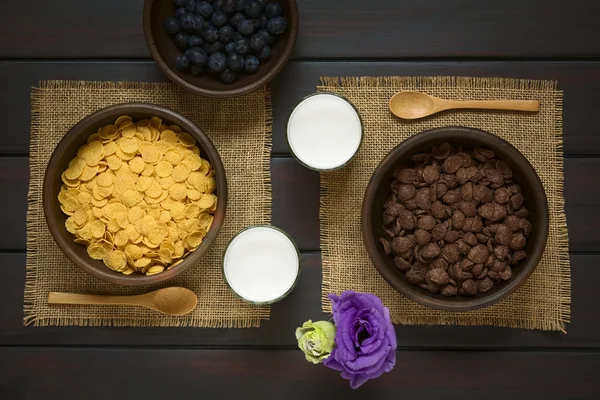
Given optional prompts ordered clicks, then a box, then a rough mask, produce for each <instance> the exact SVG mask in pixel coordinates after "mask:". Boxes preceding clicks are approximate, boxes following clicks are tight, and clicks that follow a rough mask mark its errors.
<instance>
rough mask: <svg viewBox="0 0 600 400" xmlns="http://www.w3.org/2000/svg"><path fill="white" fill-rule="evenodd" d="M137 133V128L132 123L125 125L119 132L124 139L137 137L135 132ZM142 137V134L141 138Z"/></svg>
mask: <svg viewBox="0 0 600 400" xmlns="http://www.w3.org/2000/svg"><path fill="white" fill-rule="evenodd" d="M137 133H138V131H137V129H136V128H135V126H134V125H133V124H131V125H127V127H125V128H124V129H123V131H122V132H121V136H123V137H124V138H125V139H133V138H134V137H137V136H136V134H137ZM143 138H144V137H143V136H142V139H143Z"/></svg>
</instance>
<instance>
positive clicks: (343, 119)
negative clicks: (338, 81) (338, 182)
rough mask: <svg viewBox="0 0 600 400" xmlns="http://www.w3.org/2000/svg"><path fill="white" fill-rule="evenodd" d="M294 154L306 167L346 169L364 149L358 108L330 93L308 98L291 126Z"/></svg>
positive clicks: (290, 137)
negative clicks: (360, 149)
mask: <svg viewBox="0 0 600 400" xmlns="http://www.w3.org/2000/svg"><path fill="white" fill-rule="evenodd" d="M287 137H288V142H289V144H290V147H291V150H292V152H293V153H294V154H295V155H296V157H298V159H299V160H300V161H302V162H303V163H304V164H305V165H307V166H309V167H311V168H314V169H318V170H328V169H334V168H338V167H341V166H343V165H344V164H345V163H347V162H348V161H349V160H350V159H351V158H352V156H353V155H354V154H355V153H356V152H357V150H358V148H359V147H360V142H361V139H362V125H361V123H360V117H359V115H358V113H357V112H356V110H355V109H354V107H353V106H352V105H351V104H350V103H348V102H347V101H346V100H344V99H342V98H340V97H338V96H335V95H332V94H327V93H321V94H316V95H313V96H310V97H308V98H306V99H304V100H303V101H302V102H301V103H300V104H298V106H296V108H295V109H294V111H293V112H292V115H291V116H290V119H289V120H288V126H287Z"/></svg>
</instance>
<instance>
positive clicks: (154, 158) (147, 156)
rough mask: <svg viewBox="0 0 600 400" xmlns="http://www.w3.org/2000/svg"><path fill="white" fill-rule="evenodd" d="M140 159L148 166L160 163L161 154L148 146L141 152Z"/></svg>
mask: <svg viewBox="0 0 600 400" xmlns="http://www.w3.org/2000/svg"><path fill="white" fill-rule="evenodd" d="M141 154H142V159H143V160H144V161H145V162H147V163H150V164H156V163H158V162H159V161H160V159H161V157H162V154H161V153H160V151H158V149H157V148H156V147H154V146H153V145H149V146H146V147H144V148H143V149H142V150H141Z"/></svg>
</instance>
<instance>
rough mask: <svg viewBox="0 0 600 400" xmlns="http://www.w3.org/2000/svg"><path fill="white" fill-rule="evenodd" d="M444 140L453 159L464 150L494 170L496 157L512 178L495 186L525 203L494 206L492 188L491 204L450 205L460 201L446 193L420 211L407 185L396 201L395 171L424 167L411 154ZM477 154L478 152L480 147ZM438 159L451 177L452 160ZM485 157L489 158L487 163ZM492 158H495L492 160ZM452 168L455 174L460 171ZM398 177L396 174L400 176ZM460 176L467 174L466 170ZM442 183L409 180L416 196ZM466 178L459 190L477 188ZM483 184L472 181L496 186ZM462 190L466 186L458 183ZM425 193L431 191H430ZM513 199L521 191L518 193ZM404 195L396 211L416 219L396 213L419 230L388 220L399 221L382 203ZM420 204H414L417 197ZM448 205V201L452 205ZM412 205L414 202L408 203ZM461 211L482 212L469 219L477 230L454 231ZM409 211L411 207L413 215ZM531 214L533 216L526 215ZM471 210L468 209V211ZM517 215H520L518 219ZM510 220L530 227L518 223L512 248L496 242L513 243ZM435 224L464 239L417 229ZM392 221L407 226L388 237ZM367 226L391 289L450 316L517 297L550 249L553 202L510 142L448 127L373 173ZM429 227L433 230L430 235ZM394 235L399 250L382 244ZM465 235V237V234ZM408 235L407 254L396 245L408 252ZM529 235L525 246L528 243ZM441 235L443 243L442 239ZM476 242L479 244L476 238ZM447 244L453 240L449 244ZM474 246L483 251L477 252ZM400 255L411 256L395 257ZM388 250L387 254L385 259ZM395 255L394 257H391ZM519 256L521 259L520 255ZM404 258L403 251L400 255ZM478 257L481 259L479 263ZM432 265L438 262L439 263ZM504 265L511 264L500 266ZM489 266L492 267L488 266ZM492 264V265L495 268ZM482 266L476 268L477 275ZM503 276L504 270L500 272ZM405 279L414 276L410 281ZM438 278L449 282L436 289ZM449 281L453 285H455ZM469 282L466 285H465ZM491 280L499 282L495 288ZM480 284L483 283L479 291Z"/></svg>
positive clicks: (425, 135)
mask: <svg viewBox="0 0 600 400" xmlns="http://www.w3.org/2000/svg"><path fill="white" fill-rule="evenodd" d="M444 143H447V144H449V145H450V147H449V148H450V149H451V153H450V154H451V155H454V154H456V153H457V152H459V151H460V150H461V149H462V150H463V155H464V154H471V157H472V158H471V160H470V162H471V165H472V166H476V165H479V164H478V161H477V160H476V158H475V157H479V158H481V159H482V160H483V161H482V163H483V164H485V165H489V164H490V163H491V165H495V161H494V160H495V159H497V160H501V161H504V163H505V164H501V165H502V169H503V171H507V172H506V176H504V177H503V178H502V179H501V180H502V182H496V183H493V184H494V185H496V186H494V188H496V189H499V188H501V189H502V192H503V194H506V193H504V191H505V190H506V191H507V192H508V193H509V194H510V193H513V192H511V190H513V189H514V190H517V189H515V188H516V187H517V185H518V186H519V187H520V192H519V193H521V194H522V197H521V196H517V197H518V198H515V199H516V200H521V201H520V203H522V204H516V203H514V202H512V200H511V201H510V202H509V201H506V202H505V201H504V200H498V201H499V203H496V197H495V196H496V194H495V192H496V191H497V190H496V189H494V190H493V192H494V200H493V201H491V200H489V199H486V200H481V201H479V200H478V202H477V203H475V204H471V205H470V204H466V203H469V202H467V201H463V200H460V201H462V202H463V203H465V204H462V203H461V204H460V205H459V204H458V203H457V204H456V205H455V204H454V203H452V202H453V201H455V200H452V199H451V197H452V196H450V195H449V196H448V197H446V198H444V197H443V196H441V197H437V200H435V201H437V202H438V204H437V207H435V208H434V207H431V208H428V207H429V205H427V206H424V207H425V209H421V208H419V207H416V208H415V207H414V204H412V203H410V200H405V199H406V198H407V197H410V196H411V195H412V193H413V192H414V191H413V190H412V189H411V188H410V187H408V186H406V187H404V189H406V190H407V191H409V192H411V193H409V194H408V196H404V199H402V197H403V196H397V192H398V191H399V186H395V188H396V189H395V192H394V196H396V197H395V198H396V200H390V197H391V196H392V193H393V192H392V188H391V185H392V183H393V182H396V185H399V183H400V181H399V180H397V177H398V176H399V175H400V173H399V171H398V170H397V168H398V167H400V166H405V167H412V166H415V164H421V163H423V161H422V160H421V161H418V162H417V161H414V160H413V156H415V155H418V154H423V153H430V152H432V149H433V148H434V146H437V147H436V149H439V148H442V146H440V145H442V144H444ZM444 146H447V145H444ZM476 148H484V149H489V150H491V151H492V152H493V153H492V152H489V153H487V155H486V154H483V153H476V152H475V149H476ZM446 150H448V147H446ZM477 151H478V152H479V151H480V150H477ZM437 156H439V159H437V161H436V162H439V163H438V164H440V165H441V167H440V168H441V172H442V174H443V175H451V173H450V171H448V169H447V168H446V167H445V166H444V164H443V163H444V161H445V160H444V157H446V159H447V158H449V156H448V155H444V154H442V155H439V154H438V155H437ZM485 157H490V158H488V159H486V158H485ZM432 159H434V157H432V156H430V158H428V159H426V161H425V163H430V164H431V163H433V161H431V160H432ZM454 160H455V159H454ZM486 160H487V161H489V163H488V162H487V161H486ZM465 163H466V164H464V165H468V163H469V161H468V160H467V161H465ZM498 165H500V164H498ZM432 167H433V169H435V168H436V167H435V165H434V166H432ZM507 167H508V168H510V170H508V168H507ZM463 168H464V167H463ZM478 168H479V170H480V171H483V167H478ZM452 169H453V170H454V169H455V168H452ZM511 171H512V172H511ZM395 172H396V176H394V173H395ZM438 172H439V171H438ZM461 172H462V173H464V171H461ZM484 172H485V171H484ZM488 172H489V171H488ZM417 175H418V174H417ZM434 175H435V173H434ZM441 177H442V175H440V179H441ZM490 177H491V175H490ZM436 178H437V177H436V176H434V177H433V178H432V179H431V180H430V182H429V183H427V182H422V179H423V180H424V178H423V175H422V176H421V177H420V178H419V177H417V178H416V180H414V181H411V182H410V185H414V186H415V190H416V191H418V190H419V188H420V187H428V186H427V185H428V184H429V185H436V186H435V188H436V189H437V188H438V187H437V182H438V181H435V179H436ZM447 178H448V176H444V179H447ZM463 178H464V176H463V177H461V179H457V181H462V182H463V183H461V182H455V183H456V184H457V185H456V186H458V185H459V184H460V185H466V186H469V188H471V184H470V183H469V182H471V181H468V182H466V183H464V182H465V179H463ZM487 178H488V175H485V179H487ZM402 179H403V180H405V181H406V178H405V177H402ZM469 179H471V178H469ZM477 179H481V177H478V178H473V182H479V181H478V180H477ZM415 182H416V184H415ZM431 182H433V183H431ZM404 183H406V182H403V183H402V184H404ZM481 183H482V184H483V185H479V184H478V183H472V184H473V185H477V186H479V187H478V189H482V190H483V188H482V187H481V186H486V185H487V186H486V187H488V186H492V184H490V182H489V180H487V181H486V180H482V181H481ZM503 185H512V186H511V187H510V188H508V186H507V187H504V186H503ZM458 187H459V188H460V186H458ZM473 187H474V186H473ZM409 189H410V190H409ZM451 189H452V187H450V188H449V189H448V191H450V190H451ZM459 190H460V189H459ZM486 190H487V189H486ZM490 190H491V189H490ZM421 193H426V191H425V192H421ZM430 193H432V192H430ZM444 193H446V192H444ZM473 193H474V192H473ZM439 194H440V193H439V192H438V194H437V195H438V196H439ZM454 194H456V193H452V195H454ZM513 194H516V192H514V193H513ZM513 194H510V196H512V195H513ZM461 195H462V192H461ZM399 197H400V198H401V199H402V201H404V203H403V204H404V205H395V207H397V208H398V209H399V210H404V211H407V212H408V211H410V213H411V214H412V215H414V216H411V215H408V214H407V213H402V211H401V212H400V214H398V216H401V215H402V216H404V217H406V218H408V219H412V221H414V222H411V224H409V225H412V224H413V223H414V224H415V226H414V228H413V227H411V226H408V225H406V224H405V222H404V221H400V220H396V221H395V222H393V221H392V222H391V221H390V220H391V219H393V218H390V217H389V216H390V214H389V212H388V209H385V208H384V204H386V202H387V204H386V206H387V207H389V206H390V205H391V203H390V201H392V202H393V201H400V200H399V199H398V198H399ZM429 198H430V199H431V196H429ZM392 199H393V198H392ZM414 199H416V197H415V198H414ZM511 199H512V198H511ZM446 200H447V201H448V203H446ZM473 200H475V197H473ZM407 201H409V202H408V203H407ZM429 201H431V200H425V202H426V203H428V202H429ZM435 201H433V202H432V203H431V204H433V203H434V202H435ZM485 202H488V203H487V204H490V205H489V206H487V205H486V206H485V207H484V208H483V209H481V211H480V206H482V205H484V204H486V203H485ZM440 203H441V205H443V206H444V208H443V209H439V208H440ZM517 203H518V202H517ZM420 204H422V202H420ZM513 204H516V205H515V207H517V206H518V207H520V208H519V210H520V211H519V212H517V211H515V209H513V208H511V207H512V205H513ZM501 205H503V206H504V209H503V210H504V211H503V210H502V207H500V206H501ZM406 206H408V208H403V207H406ZM463 206H465V207H467V206H470V207H473V206H476V207H477V213H478V214H472V215H471V216H472V217H473V218H472V219H471V222H472V223H473V225H472V227H471V226H470V227H469V228H467V227H466V223H465V225H462V222H461V223H458V222H456V221H455V222H456V224H455V225H456V226H454V227H453V225H452V223H453V217H454V213H455V212H456V210H457V209H461V207H463ZM509 206H511V207H509ZM494 207H497V208H498V209H500V212H499V213H498V214H488V213H487V211H490V210H488V208H489V209H491V210H492V211H493V210H496V208H494ZM409 208H410V209H412V210H409ZM525 209H526V210H527V211H525ZM419 210H420V211H419ZM461 210H462V209H461ZM384 211H385V213H386V215H387V216H386V217H384ZM480 212H483V215H484V216H481V214H479V213H480ZM415 213H416V214H415ZM440 213H441V214H440ZM461 213H462V211H461ZM461 213H457V214H461ZM465 213H469V212H468V211H466V210H465ZM470 213H473V211H470ZM392 214H394V213H392ZM434 214H435V215H436V216H435V217H433V216H434ZM517 214H518V216H517ZM465 215H466V214H465ZM492 215H493V216H492ZM513 215H514V218H513V217H512V216H513ZM506 216H511V218H512V219H510V221H511V222H515V221H517V222H519V224H521V220H525V219H526V220H527V221H528V222H527V221H523V224H524V225H522V227H523V228H524V229H519V228H520V226H516V227H515V228H516V229H515V230H514V231H512V230H511V232H514V233H511V235H512V236H510V241H511V242H510V245H506V246H503V247H502V248H501V245H502V243H498V242H497V241H500V242H503V243H508V242H507V241H506V240H508V239H507V238H501V237H500V236H498V235H500V233H498V231H501V232H504V233H505V231H506V230H507V226H502V227H501V228H500V225H506V224H508V222H505V221H506V220H505V217H506ZM463 217H464V215H463ZM488 217H489V218H488ZM384 218H385V219H386V221H385V222H386V223H387V225H384ZM429 220H431V224H429V225H433V224H437V225H435V227H436V228H438V225H439V226H440V227H441V228H442V230H443V231H444V232H448V231H450V230H454V235H450V236H459V240H457V239H456V238H454V237H450V236H445V233H444V232H442V234H444V236H441V235H438V236H437V237H436V234H435V229H431V226H429V227H427V226H419V225H418V224H420V223H421V222H423V224H424V223H425V222H426V221H429ZM475 220H477V224H479V225H480V226H479V227H477V228H476V229H475V222H474V221H475ZM513 220H514V221H513ZM390 224H392V225H393V226H396V225H394V224H397V225H403V226H402V230H400V229H399V228H398V231H396V232H395V233H394V232H390V227H391V226H392V225H390ZM482 227H483V228H484V229H485V228H487V230H482ZM405 228H406V229H405ZM421 228H423V229H421ZM463 228H464V229H463ZM361 229H362V235H363V241H364V243H365V247H366V249H367V252H368V254H369V257H370V258H371V261H372V262H373V264H374V265H375V268H376V269H377V271H378V272H379V273H380V274H381V276H382V277H383V278H384V279H385V280H386V281H387V282H388V283H389V284H390V286H392V287H393V288H394V289H396V290H397V291H398V292H400V293H401V294H402V295H404V296H406V297H408V298H409V299H411V300H414V301H416V302H417V303H420V304H422V305H424V306H427V307H431V308H435V309H439V310H447V311H468V310H475V309H479V308H483V307H487V306H490V305H492V304H494V303H497V302H498V301H500V300H502V299H504V298H506V297H507V296H509V295H510V294H512V293H514V292H515V291H516V290H517V289H518V288H519V287H520V286H521V285H522V284H523V283H524V282H525V281H526V280H527V278H528V277H529V276H530V275H531V274H532V272H533V271H534V269H535V267H536V266H537V264H538V263H539V261H540V259H541V257H542V255H543V252H544V249H545V246H546V240H547V237H548V229H549V216H548V203H547V199H546V194H545V191H544V188H543V186H542V183H541V181H540V178H539V176H538V175H537V173H536V172H535V169H534V168H533V167H532V166H531V164H530V163H529V162H528V161H527V159H526V158H525V157H524V156H523V155H522V154H521V153H520V152H519V151H518V150H517V149H516V148H515V147H513V146H512V145H511V144H509V143H508V142H506V141H505V140H503V139H501V138H499V137H497V136H495V135H493V134H491V133H488V132H485V131H482V130H479V129H473V128H464V127H445V128H439V129H433V130H429V131H425V132H422V133H420V134H417V135H415V136H413V137H411V138H409V139H407V140H405V141H403V142H402V143H401V144H400V145H398V146H397V147H396V148H394V149H393V150H392V151H390V152H389V153H388V154H387V155H386V156H385V158H384V159H383V160H382V161H381V162H380V164H379V166H378V167H377V168H376V169H375V172H374V173H373V175H372V176H371V180H370V182H369V184H368V186H367V189H366V191H365V197H364V200H363V205H362V215H361ZM384 229H385V230H384ZM417 229H421V231H420V232H419V233H420V234H422V235H418V236H419V238H418V239H419V242H418V243H417V242H416V239H415V238H417V235H416V230H417ZM466 229H469V230H466ZM471 229H473V230H471ZM386 230H387V233H386ZM427 230H429V231H428V232H424V231H427ZM490 231H494V232H495V233H490ZM465 232H466V233H465ZM471 232H478V233H477V235H479V236H477V235H476V234H473V233H471ZM390 234H392V235H396V234H397V235H398V236H402V237H403V238H402V239H399V240H397V241H396V242H395V245H396V247H395V248H394V249H393V250H391V249H390V248H387V249H385V248H384V245H383V242H385V240H384V241H383V242H382V241H380V239H381V238H384V239H385V238H387V239H389V240H390V241H391V240H393V239H392V237H391V236H389V235H390ZM459 234H460V235H464V236H460V235H459ZM386 235H387V236H386ZM467 235H468V238H467ZM471 235H472V236H471ZM485 235H489V236H488V238H486V237H485ZM404 236H406V237H410V248H409V249H404V248H403V247H401V246H398V245H403V244H407V247H408V243H409V241H407V240H405V239H404ZM525 236H526V242H525V240H524V238H525ZM423 237H424V239H423ZM440 237H441V239H439V238H440ZM515 237H517V239H519V240H517V239H515V240H516V242H519V243H517V244H516V245H515V246H513V242H512V240H513V239H514V238H515ZM475 238H476V239H477V241H471V240H470V239H475ZM438 239H439V240H438ZM446 239H447V240H448V241H449V242H446V241H445V240H446ZM486 240H487V242H486ZM428 241H429V242H428ZM467 241H468V242H469V243H470V245H469V244H467V246H465V242H467ZM404 242H406V243H404ZM425 242H428V243H425ZM433 242H435V244H432V243H433ZM388 243H389V242H388ZM448 244H452V246H451V247H449V248H448V249H446V246H448ZM419 246H420V247H419ZM521 246H524V247H521ZM425 247H427V249H426V250H423V249H425ZM465 247H466V248H465ZM476 247H477V249H475V248H476ZM513 247H514V251H513ZM457 248H458V249H460V252H459V253H457V252H456V249H457ZM473 249H475V250H473ZM405 250H406V251H405ZM447 250H453V251H447ZM471 250H473V251H471ZM478 250H481V253H484V254H483V256H485V257H487V258H486V261H485V262H484V261H483V260H482V259H481V260H478V258H481V257H482V255H481V254H479V253H480V252H478ZM500 250H506V251H510V254H508V255H507V254H503V252H502V251H500ZM396 251H398V252H401V251H405V252H404V253H396ZM429 251H431V254H429ZM386 252H387V253H388V254H386ZM390 252H391V254H389V253H390ZM411 252H412V253H411ZM517 252H518V254H516V253H517ZM398 254H401V256H400V255H398ZM411 254H412V255H411ZM512 256H514V259H511V257H512ZM394 257H395V259H394ZM428 257H431V258H428ZM523 257H524V258H523ZM407 260H408V261H407ZM472 260H475V265H474V262H472ZM511 260H514V261H515V263H514V264H513V265H511ZM434 261H435V262H436V265H435V266H434ZM477 263H479V264H477ZM502 263H505V264H504V265H500V264H502ZM481 264H484V265H481ZM488 264H489V265H488ZM397 265H398V266H397ZM486 265H487V266H489V268H488V267H487V266H486ZM492 265H493V266H494V267H493V268H492ZM497 265H500V267H501V268H503V269H500V268H497V269H494V268H495V267H496V266H497ZM459 266H460V270H459ZM476 267H477V271H476V272H475V269H476ZM484 267H485V268H484ZM438 268H440V269H438ZM509 269H510V270H509ZM433 270H435V273H433V272H432V271H433ZM498 271H500V273H499V272H498ZM409 273H410V274H409ZM419 274H421V275H419ZM477 274H479V275H477ZM488 274H489V275H488ZM407 275H408V277H409V278H410V279H407ZM475 275H476V276H475ZM500 275H502V276H500ZM439 277H442V278H443V282H442V281H440V283H439V285H438V284H437V283H435V282H438V281H437V279H438V278H439ZM449 281H450V282H449ZM451 281H454V283H452V282H451ZM467 281H469V282H467ZM411 282H412V283H411ZM465 282H467V283H466V284H465ZM491 283H493V285H492V284H491ZM419 284H420V285H421V287H420V286H419ZM463 284H464V285H463ZM481 284H483V285H482V286H480V285H481ZM452 286H454V287H452ZM471 289H473V290H471ZM475 289H477V290H475ZM480 289H481V291H480ZM441 293H444V294H445V295H442V294H441Z"/></svg>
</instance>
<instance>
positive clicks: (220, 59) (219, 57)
mask: <svg viewBox="0 0 600 400" xmlns="http://www.w3.org/2000/svg"><path fill="white" fill-rule="evenodd" d="M226 64H227V57H226V56H225V54H223V53H213V54H211V55H210V56H209V57H208V69H209V70H211V71H212V72H221V71H223V70H224V69H225V66H226Z"/></svg>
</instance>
